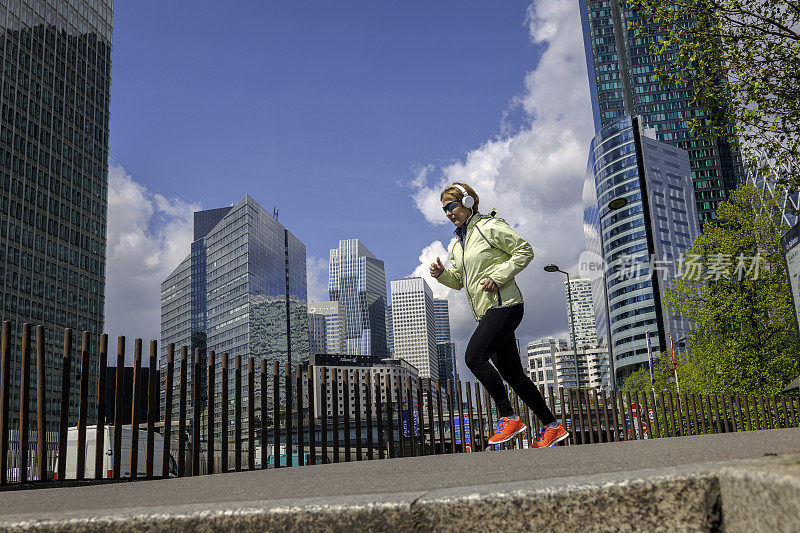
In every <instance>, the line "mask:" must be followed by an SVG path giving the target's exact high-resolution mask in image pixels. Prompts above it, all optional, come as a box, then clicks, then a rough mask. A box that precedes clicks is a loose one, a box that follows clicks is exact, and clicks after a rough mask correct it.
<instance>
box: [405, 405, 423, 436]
mask: <svg viewBox="0 0 800 533" xmlns="http://www.w3.org/2000/svg"><path fill="white" fill-rule="evenodd" d="M411 412H412V413H414V435H419V418H418V417H419V415H418V413H417V410H416V409H412V410H411ZM408 420H409V418H408V409H403V436H404V437H409V438H410V437H411V432H410V431H409V429H408Z"/></svg>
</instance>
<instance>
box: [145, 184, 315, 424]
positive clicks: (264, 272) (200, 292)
mask: <svg viewBox="0 0 800 533" xmlns="http://www.w3.org/2000/svg"><path fill="white" fill-rule="evenodd" d="M194 239H195V240H194V242H193V243H192V244H191V253H190V254H189V256H187V257H186V259H184V260H183V261H182V262H181V264H180V265H178V267H177V268H176V269H175V270H173V271H172V272H171V273H170V274H169V276H167V278H166V279H165V280H164V281H163V282H162V284H161V364H160V367H161V368H165V361H166V357H167V349H168V345H169V343H171V342H173V343H175V347H176V348H175V352H176V353H175V360H176V366H175V368H176V369H177V368H178V365H177V361H178V355H179V353H180V351H179V350H180V348H181V347H182V346H186V347H187V349H188V354H187V363H188V365H187V366H188V368H189V372H188V377H189V388H188V390H189V391H190V392H191V391H193V390H194V387H195V385H196V383H195V381H194V379H193V378H194V376H192V367H193V363H194V355H195V349H197V348H200V350H201V361H200V368H201V373H200V380H199V384H200V397H201V399H202V403H203V406H205V405H206V402H207V390H208V388H207V387H206V383H207V381H206V380H207V378H208V376H207V375H206V372H207V360H206V356H207V355H206V353H207V352H206V350H214V351H215V352H216V359H215V363H216V365H215V379H214V383H215V385H216V390H217V391H218V392H217V398H216V400H215V401H216V407H217V408H216V409H215V412H216V413H217V416H219V414H220V413H221V405H222V404H221V390H222V389H221V382H222V381H221V380H222V354H223V353H224V352H228V353H229V355H230V373H229V379H228V381H229V384H228V385H229V387H228V390H229V391H230V400H231V401H233V397H234V391H235V381H234V365H235V363H234V361H235V357H238V356H241V357H242V372H243V375H244V376H245V377H244V379H243V381H242V397H243V398H245V399H246V398H247V392H248V391H247V364H248V363H247V362H248V358H249V357H250V356H253V357H254V358H255V371H256V372H258V371H259V369H260V367H261V361H262V359H263V360H266V361H267V362H268V368H269V369H270V372H271V371H272V365H273V361H277V362H278V363H280V365H281V372H283V369H284V364H285V363H292V365H295V364H297V363H305V362H307V361H308V356H309V351H308V350H309V338H308V304H307V291H306V247H305V245H304V244H303V243H302V242H300V241H299V240H298V239H297V238H296V237H295V236H294V235H292V234H291V233H290V232H289V231H288V230H287V229H286V228H284V227H283V226H282V225H281V224H280V223H279V222H278V220H277V219H276V218H275V217H273V216H272V215H271V214H270V213H268V212H267V211H266V210H264V208H262V207H261V206H260V205H258V203H256V202H255V200H253V199H252V198H250V197H249V196H245V197H244V198H242V199H241V200H240V201H239V202H238V203H237V204H236V205H235V206H231V207H224V208H220V209H210V210H207V211H199V212H197V213H195V217H194ZM160 378H161V401H162V405H163V400H164V395H165V393H166V373H165V372H161V374H160ZM281 386H283V383H281ZM269 387H270V389H269V390H268V391H267V394H268V395H269V394H271V387H272V380H269ZM254 393H255V395H256V398H257V400H256V411H257V412H259V413H260V401H259V400H258V399H260V394H261V384H260V380H258V379H257V380H256V385H255V390H254ZM177 395H178V372H177V370H176V372H175V376H174V381H173V403H172V404H173V406H177V405H178V396H177ZM282 397H283V396H282ZM193 399H194V395H193V394H191V393H190V394H188V395H187V402H186V406H187V409H186V412H187V418H189V419H191V417H192V415H193V413H194V402H193ZM245 401H246V400H245ZM229 412H231V413H233V406H231V407H230V409H229ZM246 412H247V411H246V410H244V413H246ZM177 419H178V411H177V409H174V410H173V420H177ZM205 423H206V422H205V420H204V424H205ZM246 423H247V422H246V417H245V419H244V420H243V427H244V428H246V427H247V426H246ZM203 431H204V432H205V430H203ZM217 434H218V435H219V425H217Z"/></svg>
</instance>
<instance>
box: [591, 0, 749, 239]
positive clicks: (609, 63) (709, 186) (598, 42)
mask: <svg viewBox="0 0 800 533" xmlns="http://www.w3.org/2000/svg"><path fill="white" fill-rule="evenodd" d="M578 1H579V4H580V8H581V19H582V25H583V30H584V46H585V49H586V62H587V67H588V70H589V86H590V89H591V93H592V110H593V114H594V125H595V133H599V132H600V130H601V129H602V128H605V127H606V126H609V125H611V124H613V123H614V122H616V121H617V120H619V119H621V118H622V117H624V116H626V115H629V116H633V115H639V116H641V119H642V121H643V123H644V124H645V125H646V126H648V127H650V128H655V130H656V135H657V137H658V140H660V141H663V142H666V143H668V144H671V145H672V146H676V147H678V148H682V149H684V150H686V151H688V152H689V161H690V165H691V169H692V181H693V182H694V189H695V199H696V203H697V215H698V220H699V222H700V223H701V224H702V223H703V221H705V220H708V219H713V218H714V217H715V212H716V209H717V204H719V202H721V201H723V200H725V199H726V198H727V195H728V193H729V192H730V191H731V190H733V189H734V188H736V185H737V184H738V183H740V182H741V181H743V179H744V172H743V170H742V163H741V158H740V157H739V155H738V153H736V152H735V151H734V150H733V148H732V147H731V143H730V141H728V140H727V139H720V140H717V141H709V140H705V139H699V138H696V137H695V136H693V135H692V134H691V133H690V132H689V130H688V127H687V126H686V125H685V124H684V123H683V119H684V118H687V119H688V118H693V117H699V118H702V117H704V116H706V114H705V113H704V111H703V110H702V109H701V108H699V107H697V106H694V105H692V104H691V99H692V95H693V89H692V87H690V86H689V87H683V88H673V87H664V86H662V85H661V84H660V83H659V82H658V81H656V80H655V79H653V75H654V73H655V67H656V66H658V65H660V66H666V63H665V62H664V61H663V60H660V59H659V58H656V57H654V56H652V55H650V53H649V47H650V44H651V40H649V39H645V38H642V37H637V36H636V34H635V33H636V32H635V30H633V29H628V25H629V23H634V24H635V25H640V24H641V19H639V18H638V17H636V15H634V13H633V12H632V11H631V9H630V8H629V7H627V6H625V5H624V4H622V2H621V0H578Z"/></svg>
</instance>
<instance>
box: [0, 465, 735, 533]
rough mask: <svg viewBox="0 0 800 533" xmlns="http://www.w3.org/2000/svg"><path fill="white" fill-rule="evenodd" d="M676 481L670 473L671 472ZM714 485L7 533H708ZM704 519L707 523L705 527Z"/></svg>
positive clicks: (100, 517)
mask: <svg viewBox="0 0 800 533" xmlns="http://www.w3.org/2000/svg"><path fill="white" fill-rule="evenodd" d="M665 471H669V472H665ZM718 496H719V488H718V483H717V480H716V478H715V476H713V475H711V474H710V473H708V472H707V471H703V469H702V468H698V467H696V466H693V467H685V468H670V469H663V470H662V471H659V470H649V471H639V472H630V473H614V474H610V475H593V476H580V477H575V478H562V479H558V480H537V481H527V482H516V483H510V484H493V485H484V486H477V487H460V488H451V489H440V490H434V491H430V492H427V493H425V492H419V493H390V494H378V495H363V496H347V497H344V496H343V497H335V498H330V497H329V498H314V499H299V500H298V499H294V500H269V501H258V502H243V503H239V504H217V505H184V506H165V507H160V508H131V509H120V510H108V511H101V512H92V513H87V512H85V511H83V512H74V513H67V514H60V515H57V516H42V515H37V516H24V515H17V516H7V517H5V518H4V519H3V520H2V521H0V531H11V530H14V531H20V530H37V531H58V532H72V531H76V532H77V531H104V530H108V529H114V530H117V531H163V530H167V529H170V530H173V529H176V528H180V529H181V530H193V531H203V532H206V531H208V532H211V531H229V530H231V529H236V530H237V531H250V530H252V531H256V530H258V531H263V530H281V531H307V530H309V529H313V530H315V531H353V530H370V531H430V530H434V529H435V530H451V529H453V530H454V529H461V530H463V529H467V530H474V529H476V527H478V526H477V525H478V524H492V528H494V527H506V528H510V529H511V530H518V529H532V528H536V527H543V526H546V527H548V528H550V529H553V525H554V518H557V519H558V522H555V523H557V524H558V526H559V528H557V529H560V530H564V531H567V530H572V531H574V530H575V529H577V528H581V529H586V530H589V531H591V530H608V529H610V528H613V529H617V530H622V531H635V530H640V529H642V528H646V529H652V530H658V529H659V528H667V529H670V530H672V529H675V528H681V529H686V525H687V523H692V522H695V523H696V526H697V527H696V528H695V527H692V528H690V529H692V530H697V531H707V530H709V529H710V528H711V527H710V525H711V524H714V523H718V521H719V516H718V515H719V512H718V510H719V504H718V500H719V498H718ZM698 518H699V519H700V520H698Z"/></svg>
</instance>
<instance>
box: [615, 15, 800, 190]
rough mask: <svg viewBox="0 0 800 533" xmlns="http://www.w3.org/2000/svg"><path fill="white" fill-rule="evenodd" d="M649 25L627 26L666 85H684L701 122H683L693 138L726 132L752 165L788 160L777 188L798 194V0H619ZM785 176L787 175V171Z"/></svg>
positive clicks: (688, 119)
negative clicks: (661, 62) (643, 39)
mask: <svg viewBox="0 0 800 533" xmlns="http://www.w3.org/2000/svg"><path fill="white" fill-rule="evenodd" d="M625 2H626V3H627V4H628V5H629V6H631V7H632V8H633V9H634V10H635V11H636V12H638V14H639V15H640V17H641V20H646V21H648V22H652V23H654V24H651V25H645V24H641V23H634V24H632V26H633V29H634V31H637V32H639V34H640V35H646V36H647V37H649V38H650V40H651V41H652V43H653V44H652V45H651V46H650V51H651V53H652V54H654V55H658V56H660V57H662V58H664V59H666V60H667V62H668V65H669V66H668V67H667V68H662V69H657V72H656V77H657V78H658V79H659V80H660V81H661V82H662V84H665V85H672V86H675V87H684V86H686V85H687V82H691V86H692V88H693V90H694V102H695V103H696V104H698V105H699V106H700V107H702V108H703V109H704V110H705V111H706V112H707V113H708V115H707V117H704V118H699V117H682V118H683V119H684V120H685V121H686V122H687V123H688V125H689V127H690V130H691V131H692V132H693V133H694V134H695V135H698V136H706V137H711V138H716V137H719V136H728V135H730V134H731V133H732V129H731V125H734V124H735V126H736V130H737V131H736V137H734V141H735V142H737V144H738V147H739V149H740V152H741V153H742V155H743V157H744V159H745V161H746V162H747V163H748V164H749V165H750V166H751V168H760V169H761V170H765V171H768V170H769V168H768V164H769V162H770V161H772V162H777V163H787V164H788V165H787V167H788V168H786V170H784V174H782V175H781V176H780V179H779V183H781V184H783V185H787V186H788V187H789V188H790V189H791V190H797V189H800V165H798V162H800V78H798V73H800V2H798V0H625ZM786 172H788V174H786Z"/></svg>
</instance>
